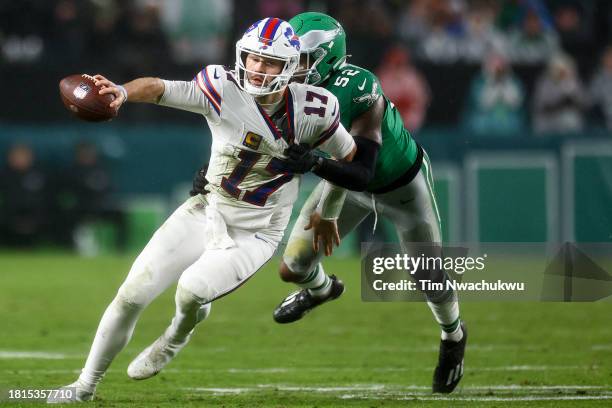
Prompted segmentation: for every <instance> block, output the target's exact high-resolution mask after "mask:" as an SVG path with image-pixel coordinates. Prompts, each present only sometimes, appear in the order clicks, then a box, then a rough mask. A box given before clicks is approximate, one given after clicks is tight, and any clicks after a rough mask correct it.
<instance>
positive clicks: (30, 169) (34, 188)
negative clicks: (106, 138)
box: [0, 142, 125, 249]
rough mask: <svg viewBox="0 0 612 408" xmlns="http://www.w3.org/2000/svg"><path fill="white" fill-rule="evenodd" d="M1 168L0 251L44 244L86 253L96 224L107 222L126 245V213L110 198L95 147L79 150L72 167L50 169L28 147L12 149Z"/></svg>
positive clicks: (86, 145)
mask: <svg viewBox="0 0 612 408" xmlns="http://www.w3.org/2000/svg"><path fill="white" fill-rule="evenodd" d="M4 159H5V160H4V162H5V164H4V165H3V166H0V246H18V247H30V246H34V245H40V244H45V243H49V244H50V243H52V245H53V246H58V245H59V246H63V247H66V248H77V249H85V248H84V245H87V243H86V242H85V241H87V239H88V237H87V236H86V235H87V234H86V232H87V231H88V226H90V225H91V224H92V223H95V222H100V221H105V222H108V223H111V224H112V225H114V228H115V229H116V231H117V235H118V236H117V246H118V247H119V248H118V249H121V248H123V246H124V245H125V225H124V224H125V222H124V217H123V214H122V212H121V211H120V210H119V209H118V208H117V206H116V204H115V203H114V202H113V201H112V200H111V199H110V193H111V192H112V183H111V177H110V175H109V173H108V171H107V170H106V168H105V166H104V164H103V163H102V161H101V160H100V157H99V154H98V151H97V148H96V147H95V145H93V144H91V143H88V142H80V143H78V144H77V145H76V146H74V156H73V160H72V162H71V163H69V165H67V166H64V167H58V166H57V165H53V166H45V164H44V163H41V162H40V161H39V160H38V158H37V157H36V153H35V151H34V149H33V148H32V147H31V146H30V145H28V144H27V143H15V144H13V145H11V146H10V147H9V148H8V150H7V153H6V157H5V158H4Z"/></svg>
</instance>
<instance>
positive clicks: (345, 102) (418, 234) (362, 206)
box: [274, 12, 467, 393]
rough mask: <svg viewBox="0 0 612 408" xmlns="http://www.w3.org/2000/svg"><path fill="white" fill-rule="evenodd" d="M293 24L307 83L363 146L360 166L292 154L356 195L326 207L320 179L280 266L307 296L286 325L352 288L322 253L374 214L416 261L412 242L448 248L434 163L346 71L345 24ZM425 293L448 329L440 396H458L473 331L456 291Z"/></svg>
mask: <svg viewBox="0 0 612 408" xmlns="http://www.w3.org/2000/svg"><path fill="white" fill-rule="evenodd" d="M289 23H290V24H291V25H292V26H293V28H294V30H295V32H296V34H297V35H298V36H299V37H300V40H301V43H302V50H301V52H302V60H303V68H304V70H303V71H302V72H301V74H300V75H301V78H298V80H303V81H304V82H306V83H309V84H312V85H317V86H321V87H324V88H326V89H327V90H329V91H331V92H332V93H333V94H334V95H335V96H336V97H337V98H338V101H339V103H340V118H341V119H340V120H341V122H342V124H343V125H344V126H345V128H346V129H349V130H350V132H351V134H352V136H353V137H354V139H355V142H356V144H357V146H358V148H357V154H356V156H355V158H354V159H353V162H352V163H341V162H337V161H334V160H331V159H325V158H321V157H319V156H317V155H315V154H314V153H313V152H312V151H310V150H308V149H306V148H305V147H303V146H300V145H292V146H291V147H290V148H289V149H288V152H287V154H288V156H289V164H288V165H289V167H290V168H292V169H293V171H295V172H302V173H303V172H307V171H313V172H314V173H315V174H316V175H318V176H320V177H322V178H324V179H325V180H328V181H329V182H331V183H333V184H335V185H336V186H340V187H345V188H348V189H349V190H352V191H350V192H348V193H347V192H346V190H343V191H342V194H345V197H340V198H338V199H337V200H335V201H332V202H331V203H330V202H324V203H320V202H319V198H320V197H321V193H322V191H323V190H324V189H325V188H331V187H328V186H329V183H327V182H326V181H321V183H319V185H318V186H317V188H316V189H315V190H314V191H313V193H312V194H311V195H310V197H309V198H308V200H307V201H306V203H305V204H304V207H303V208H302V210H301V212H300V216H299V218H298V220H297V222H296V224H295V226H294V228H293V230H292V232H291V236H290V237H289V240H288V243H287V247H286V249H285V252H284V254H283V261H282V263H281V266H280V276H281V278H282V279H283V280H284V281H287V282H294V283H296V284H297V285H298V286H300V287H301V288H302V289H301V290H300V291H298V292H295V293H292V294H290V295H289V296H287V297H286V298H285V299H284V300H283V301H282V302H281V303H280V304H279V306H278V307H277V308H276V309H275V310H274V319H275V320H276V321H277V322H278V323H289V322H293V321H296V320H298V319H300V318H302V317H303V316H304V315H305V314H306V313H307V312H309V311H310V310H312V309H313V308H315V307H316V306H318V305H320V304H322V303H324V302H326V301H329V300H333V299H335V298H337V297H339V296H340V295H341V294H342V292H343V291H344V284H343V283H342V281H340V280H339V279H337V278H336V277H335V276H333V275H332V276H328V275H327V274H326V273H325V272H324V270H323V266H322V265H321V258H322V256H323V253H325V254H326V255H330V254H331V252H332V248H333V244H334V243H335V244H336V245H337V244H339V241H340V237H342V236H345V235H346V234H348V233H349V232H350V231H352V230H353V229H354V228H355V227H356V226H357V225H358V224H359V223H361V222H362V221H363V220H364V219H365V218H366V216H368V215H369V214H370V213H372V212H373V213H374V214H375V215H377V213H381V214H384V215H385V216H387V217H388V218H389V219H390V220H391V221H392V222H393V224H394V226H395V228H396V231H397V234H398V237H399V240H400V243H401V246H402V249H403V250H404V251H406V252H407V253H410V247H411V245H410V244H411V243H437V244H440V245H441V241H442V239H441V233H440V218H439V214H438V209H437V206H436V200H435V197H434V192H433V179H432V173H431V164H430V162H429V158H428V157H427V154H426V153H425V151H424V150H423V149H422V148H421V146H419V144H418V143H417V142H416V141H415V140H414V139H413V138H412V137H411V135H410V133H409V132H408V131H407V130H406V129H405V128H404V124H403V121H402V118H401V117H400V114H399V112H398V111H397V109H396V108H395V107H394V106H393V104H392V103H391V102H390V101H389V100H388V99H387V98H386V97H385V95H384V94H383V90H382V89H381V87H380V83H379V82H378V78H377V77H376V76H375V75H374V74H372V73H371V72H369V71H368V70H366V69H364V68H362V67H358V66H355V65H351V64H349V63H347V61H346V59H347V54H346V35H345V32H344V30H343V29H342V26H341V25H340V24H339V23H338V22H337V21H336V20H335V19H333V18H332V17H330V16H328V15H325V14H322V13H315V12H308V13H302V14H299V15H297V16H295V17H294V18H293V19H291V20H290V21H289ZM338 194H339V193H336V195H338ZM332 196H333V195H332ZM343 199H344V205H343V206H342V204H341V203H342V202H343ZM339 203H340V204H339ZM375 223H376V221H375ZM320 241H321V242H322V243H323V248H321V250H319V242H320ZM440 277H441V279H445V274H444V272H439V278H440ZM421 278H422V279H426V278H431V276H424V277H423V276H422V277H421ZM416 279H417V280H419V279H420V278H419V277H418V276H417V277H416ZM425 295H426V297H427V303H428V305H429V307H430V309H431V311H432V312H433V315H434V317H435V319H436V321H437V322H438V324H439V325H440V326H441V329H442V330H441V332H442V334H441V343H440V355H439V361H438V366H437V367H436V369H435V372H434V379H433V392H441V393H450V392H452V391H453V390H454V389H455V387H456V386H457V384H458V383H459V381H460V380H461V378H462V376H463V356H464V352H465V345H466V341H467V332H466V329H465V326H464V324H463V322H461V320H460V318H459V305H458V301H457V296H456V294H455V293H454V292H453V291H450V290H445V291H437V292H426V293H425Z"/></svg>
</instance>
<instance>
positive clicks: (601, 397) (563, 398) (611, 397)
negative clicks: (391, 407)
mask: <svg viewBox="0 0 612 408" xmlns="http://www.w3.org/2000/svg"><path fill="white" fill-rule="evenodd" d="M340 398H342V399H366V400H369V399H376V400H381V399H395V400H401V401H415V402H416V401H489V402H490V401H495V402H514V401H588V400H612V395H559V396H549V397H548V396H523V397H461V396H456V397H436V396H429V397H427V396H415V397H409V396H408V397H401V398H388V397H380V396H372V397H368V396H359V395H350V394H347V395H342V396H341V397H340Z"/></svg>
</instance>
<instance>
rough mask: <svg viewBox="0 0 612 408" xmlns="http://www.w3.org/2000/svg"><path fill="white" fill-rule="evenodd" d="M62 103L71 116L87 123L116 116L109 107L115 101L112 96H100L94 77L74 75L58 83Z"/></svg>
mask: <svg viewBox="0 0 612 408" xmlns="http://www.w3.org/2000/svg"><path fill="white" fill-rule="evenodd" d="M59 89H60V96H61V98H62V102H64V105H65V106H66V109H68V110H69V111H70V112H71V113H72V114H74V115H75V116H76V117H78V118H79V119H82V120H86V121H89V122H104V121H107V120H111V119H113V118H114V117H115V116H117V109H114V108H111V107H110V106H109V105H110V103H111V102H112V101H113V100H114V99H115V96H114V95H112V94H106V95H100V94H99V93H98V92H99V91H100V89H102V88H101V87H99V86H96V85H95V79H94V77H92V76H90V75H87V74H82V75H81V74H74V75H70V76H67V77H66V78H64V79H62V80H61V81H60V83H59Z"/></svg>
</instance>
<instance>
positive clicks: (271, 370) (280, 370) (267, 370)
mask: <svg viewBox="0 0 612 408" xmlns="http://www.w3.org/2000/svg"><path fill="white" fill-rule="evenodd" d="M23 353H25V352H23ZM42 354H45V353H42ZM46 354H48V355H49V357H30V356H29V354H28V356H27V357H10V358H32V359H36V358H47V359H65V358H70V359H76V358H77V356H70V357H64V355H61V354H59V353H53V354H50V353H46ZM24 355H25V354H24ZM37 355H39V354H37ZM79 357H84V356H79ZM0 358H2V357H1V354H0ZM600 368H601V367H599V366H596V365H593V366H590V365H571V366H570V365H565V366H551V365H512V366H497V367H487V366H484V367H470V370H474V372H478V371H502V372H503V371H558V370H562V371H563V370H598V369H600ZM77 371H78V370H76V369H72V370H71V369H64V370H62V369H49V370H47V369H19V368H14V369H3V370H0V372H5V373H19V374H28V373H33V374H36V373H38V374H61V373H72V372H77ZM119 371H123V370H119V369H110V370H109V372H119ZM356 371H363V372H410V371H431V367H301V368H295V367H261V368H216V367H202V368H166V369H165V370H164V371H163V373H164V374H187V373H196V374H197V373H207V372H214V373H218V372H222V373H229V374H284V373H297V372H313V373H326V372H356Z"/></svg>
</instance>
